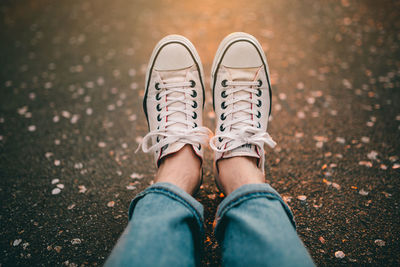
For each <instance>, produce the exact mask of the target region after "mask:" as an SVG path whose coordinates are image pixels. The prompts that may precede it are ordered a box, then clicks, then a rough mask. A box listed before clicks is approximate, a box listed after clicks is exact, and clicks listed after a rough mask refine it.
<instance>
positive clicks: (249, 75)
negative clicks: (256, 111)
mask: <svg viewBox="0 0 400 267" xmlns="http://www.w3.org/2000/svg"><path fill="white" fill-rule="evenodd" d="M226 69H227V70H228V72H229V74H230V77H231V79H232V81H234V82H235V81H238V82H239V81H241V82H243V81H245V82H252V81H254V80H255V78H256V76H257V73H258V71H259V70H260V68H259V67H257V68H245V69H242V68H240V69H235V68H226ZM249 94H250V93H248V92H244V91H239V92H236V93H234V94H233V98H241V97H249ZM243 107H245V108H248V109H251V103H249V102H246V101H239V102H237V103H235V104H233V108H234V109H239V108H243ZM239 117H246V118H249V119H251V115H250V114H248V113H246V112H244V111H240V112H235V113H234V114H233V118H232V119H237V118H239ZM246 126H248V125H247V124H245V123H237V124H236V125H235V127H237V129H240V128H241V127H246Z"/></svg>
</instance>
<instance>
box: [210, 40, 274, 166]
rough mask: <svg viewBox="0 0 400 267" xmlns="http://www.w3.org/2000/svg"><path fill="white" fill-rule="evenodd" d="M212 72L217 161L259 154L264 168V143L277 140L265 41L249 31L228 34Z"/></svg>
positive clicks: (214, 143) (215, 59)
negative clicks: (271, 130) (272, 125)
mask: <svg viewBox="0 0 400 267" xmlns="http://www.w3.org/2000/svg"><path fill="white" fill-rule="evenodd" d="M211 75H212V78H211V88H212V89H213V97H214V110H215V114H216V118H217V127H216V130H215V136H214V137H212V138H211V139H210V146H211V148H212V149H213V150H214V151H215V155H214V156H215V161H218V160H219V159H221V158H230V157H235V156H249V157H255V158H257V159H259V160H258V166H259V168H261V170H262V171H263V172H264V161H265V156H264V143H266V144H267V145H269V146H270V147H274V146H275V145H276V143H275V142H274V141H273V140H272V138H271V137H270V135H269V134H268V133H267V126H268V119H269V115H270V113H271V83H270V78H269V70H268V64H267V60H266V57H265V54H264V52H263V50H262V47H261V45H260V44H259V42H258V41H257V40H256V39H255V38H254V37H253V36H251V35H249V34H246V33H232V34H230V35H228V36H227V37H226V38H225V39H224V40H223V41H222V42H221V44H220V46H219V48H218V50H217V54H216V56H215V58H214V62H213V67H212V74H211Z"/></svg>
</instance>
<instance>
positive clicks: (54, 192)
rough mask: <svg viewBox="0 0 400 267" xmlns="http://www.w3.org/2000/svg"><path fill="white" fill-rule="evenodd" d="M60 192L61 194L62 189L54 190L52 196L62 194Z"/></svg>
mask: <svg viewBox="0 0 400 267" xmlns="http://www.w3.org/2000/svg"><path fill="white" fill-rule="evenodd" d="M60 192H61V189H60V188H54V189H53V190H52V191H51V194H52V195H58V194H60Z"/></svg>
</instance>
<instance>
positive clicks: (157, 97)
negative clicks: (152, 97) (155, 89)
mask: <svg viewBox="0 0 400 267" xmlns="http://www.w3.org/2000/svg"><path fill="white" fill-rule="evenodd" d="M156 100H157V101H160V100H161V97H160V93H157V94H156Z"/></svg>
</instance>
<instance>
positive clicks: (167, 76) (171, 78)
mask: <svg viewBox="0 0 400 267" xmlns="http://www.w3.org/2000/svg"><path fill="white" fill-rule="evenodd" d="M187 72H188V69H182V70H173V71H159V74H160V77H161V80H162V81H163V82H164V83H166V84H169V83H180V82H184V81H186V74H187ZM183 97H184V95H183V94H182V93H178V92H173V93H171V94H169V95H168V96H167V97H164V99H162V101H168V98H169V99H171V98H182V99H183ZM168 107H175V108H179V107H180V108H181V109H182V110H185V109H186V107H185V104H184V103H181V102H176V103H173V104H170V105H168ZM171 118H173V119H174V120H180V121H185V120H186V114H184V113H182V112H176V113H173V114H171V115H169V116H168V117H167V119H171ZM186 128H187V126H186V125H185V124H183V123H175V124H173V125H171V126H168V129H170V130H174V129H178V130H179V129H180V130H182V129H186Z"/></svg>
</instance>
